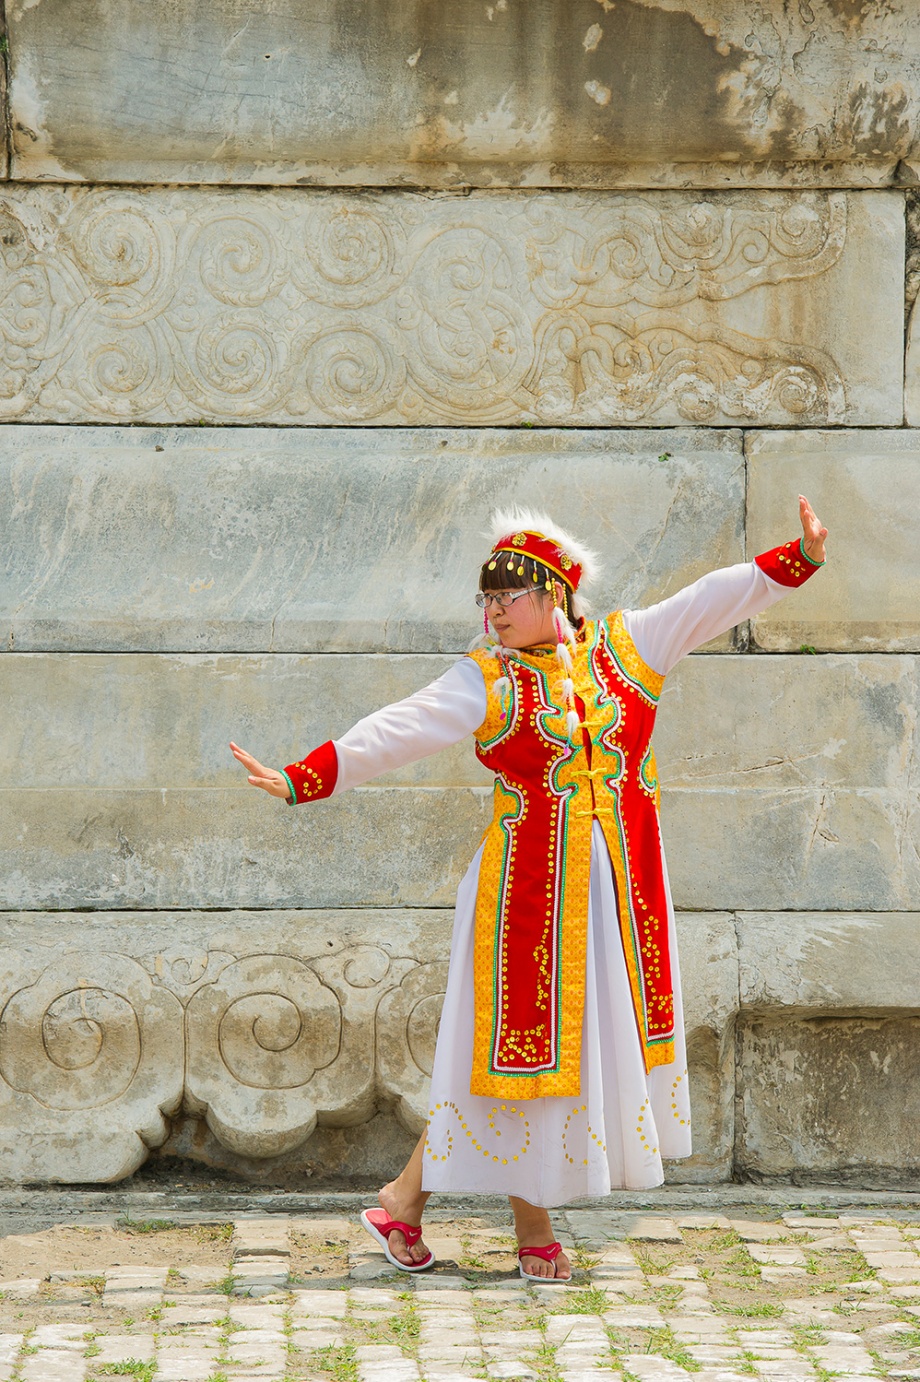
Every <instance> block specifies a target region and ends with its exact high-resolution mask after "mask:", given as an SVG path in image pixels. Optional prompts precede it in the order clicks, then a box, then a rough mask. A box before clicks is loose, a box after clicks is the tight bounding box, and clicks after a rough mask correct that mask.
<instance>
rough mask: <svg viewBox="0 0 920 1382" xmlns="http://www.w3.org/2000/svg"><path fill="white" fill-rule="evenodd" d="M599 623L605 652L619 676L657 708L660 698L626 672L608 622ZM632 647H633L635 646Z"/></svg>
mask: <svg viewBox="0 0 920 1382" xmlns="http://www.w3.org/2000/svg"><path fill="white" fill-rule="evenodd" d="M601 622H602V623H603V625H604V630H605V632H606V635H607V636H606V638H605V639H604V643H605V645H606V648H607V652H608V653H609V654H610V656H611V657H612V658H613V660H614V662H615V663H616V665H617V668H618V670H619V673H620V676H621V677H622V678H623V680H624V681H625V682H626V683H627V684H628V685H629V686H634V687H635V689H636V690H637V691H638V692H640V693H641V694H642V695H643V696H644V697H645V698H646V700H647V701H649V702H650V703H651V704H652V705H653V706H657V704H658V702H659V700H660V699H661V697H660V696H657V695H656V694H655V692H654V691H652V690H650V688H649V687H647V686H646V684H645V682H644V681H640V680H639V678H638V677H636V676H633V675H632V673H631V672H628V671H627V669H626V667H625V666H624V664H623V661H622V659H621V658H620V654H619V653H618V652H617V645H616V643H615V642H614V639H613V635H612V634H611V632H610V626H609V624H608V621H607V620H606V619H604V620H602V621H601ZM623 632H624V633H625V632H626V630H625V629H624V630H623ZM628 636H629V635H628V634H627V637H628ZM633 646H635V644H634V645H633Z"/></svg>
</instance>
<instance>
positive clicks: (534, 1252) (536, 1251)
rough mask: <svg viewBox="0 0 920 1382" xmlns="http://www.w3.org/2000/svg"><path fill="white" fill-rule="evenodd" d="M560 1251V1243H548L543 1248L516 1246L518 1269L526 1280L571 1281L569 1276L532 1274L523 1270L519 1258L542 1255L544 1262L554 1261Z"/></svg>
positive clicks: (522, 1264)
mask: <svg viewBox="0 0 920 1382" xmlns="http://www.w3.org/2000/svg"><path fill="white" fill-rule="evenodd" d="M561 1252H562V1244H561V1243H550V1244H549V1246H548V1247H545V1248H518V1271H519V1272H520V1274H521V1276H522V1277H524V1278H525V1280H527V1281H558V1282H559V1283H560V1284H562V1283H564V1282H567V1281H571V1279H572V1278H571V1277H570V1276H534V1274H533V1272H525V1271H524V1263H523V1262H522V1261H521V1260H520V1259H521V1258H523V1257H542V1259H543V1261H544V1262H555V1260H556V1258H557V1257H558V1256H559V1254H560V1253H561Z"/></svg>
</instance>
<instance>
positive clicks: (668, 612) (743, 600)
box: [623, 561, 793, 676]
mask: <svg viewBox="0 0 920 1382" xmlns="http://www.w3.org/2000/svg"><path fill="white" fill-rule="evenodd" d="M792 588H793V587H791V586H787V585H780V583H779V582H778V581H774V580H773V579H772V577H770V576H767V575H765V574H764V572H763V571H761V569H760V567H759V566H758V565H757V564H756V562H753V561H748V562H739V564H738V565H737V566H724V567H722V569H721V570H719V571H710V572H709V573H708V574H707V575H705V576H701V577H700V579H699V580H698V581H694V582H693V584H692V585H687V586H684V588H683V590H679V591H678V592H677V594H676V595H671V596H669V597H668V599H667V600H661V601H660V602H659V603H658V604H657V605H649V607H648V609H628V610H624V611H623V623H624V625H625V627H626V632H627V633H628V634H629V636H630V637H631V638H632V641H633V642H634V643H635V645H636V651H637V652H638V654H639V656H640V657H641V658H642V661H643V662H644V663H645V664H646V665H647V666H648V667H651V668H652V669H653V670H654V671H656V672H659V673H660V674H661V675H662V676H664V675H665V674H666V673H668V672H670V670H671V668H672V667H673V666H674V664H675V663H677V662H679V661H680V659H681V658H682V657H686V655H687V653H690V652H692V651H693V649H694V648H698V647H699V646H700V644H701V643H708V642H709V640H710V639H711V638H717V637H718V635H719V634H720V633H724V632H725V630H726V629H733V628H734V627H735V625H736V624H740V623H741V621H742V620H743V619H750V618H751V616H752V615H754V614H760V613H761V612H762V611H763V610H765V609H768V608H769V607H770V605H772V604H775V603H776V601H777V600H780V599H782V597H783V596H784V595H787V594H788V593H789V591H790V590H791V589H792Z"/></svg>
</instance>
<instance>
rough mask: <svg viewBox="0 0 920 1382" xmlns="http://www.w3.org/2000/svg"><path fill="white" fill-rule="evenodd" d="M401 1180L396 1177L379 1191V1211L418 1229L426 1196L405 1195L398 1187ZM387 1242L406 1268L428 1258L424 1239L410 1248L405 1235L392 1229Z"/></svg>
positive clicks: (404, 1191)
mask: <svg viewBox="0 0 920 1382" xmlns="http://www.w3.org/2000/svg"><path fill="white" fill-rule="evenodd" d="M401 1179H402V1177H397V1179H396V1180H391V1181H390V1183H389V1184H388V1185H385V1186H384V1187H383V1189H382V1190H381V1191H380V1193H379V1194H378V1196H377V1199H378V1200H379V1201H380V1207H381V1209H383V1210H385V1211H386V1213H387V1215H388V1216H389V1217H390V1218H391V1219H399V1221H400V1222H401V1223H403V1224H411V1225H412V1227H413V1228H418V1227H419V1226H420V1225H421V1222H422V1214H423V1213H424V1210H425V1205H426V1203H427V1200H428V1196H427V1195H422V1194H417V1195H412V1194H410V1193H407V1192H406V1189H405V1188H404V1187H403V1186H401V1185H400V1180H401ZM387 1241H388V1245H389V1249H390V1252H391V1253H392V1254H393V1256H394V1257H395V1258H396V1259H397V1260H398V1261H399V1262H405V1264H406V1266H407V1267H411V1266H412V1264H413V1263H414V1262H421V1261H422V1260H423V1259H424V1258H426V1257H427V1256H428V1248H427V1247H426V1246H425V1241H424V1239H422V1238H420V1239H419V1240H418V1242H417V1243H414V1244H413V1246H412V1247H411V1248H410V1247H409V1246H408V1245H407V1243H406V1237H405V1234H403V1233H400V1231H399V1229H394V1230H393V1232H392V1233H391V1234H390V1236H389V1239H388V1240H387Z"/></svg>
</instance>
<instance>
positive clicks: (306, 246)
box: [293, 198, 406, 307]
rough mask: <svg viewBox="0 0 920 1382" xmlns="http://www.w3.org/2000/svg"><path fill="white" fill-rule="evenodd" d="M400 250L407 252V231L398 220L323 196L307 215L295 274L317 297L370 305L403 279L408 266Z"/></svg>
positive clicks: (320, 299) (327, 300)
mask: <svg viewBox="0 0 920 1382" xmlns="http://www.w3.org/2000/svg"><path fill="white" fill-rule="evenodd" d="M399 253H401V254H402V255H403V256H404V254H405V237H404V235H403V233H402V228H401V227H400V225H399V224H398V222H396V221H394V222H392V223H391V224H388V223H387V221H386V220H385V219H384V217H383V216H382V215H375V214H373V213H372V212H371V211H369V210H366V209H365V208H364V207H362V206H360V205H357V206H356V205H355V204H354V203H353V202H350V203H349V202H336V203H331V202H330V201H328V200H326V199H325V198H324V199H323V200H322V201H321V202H320V204H319V206H318V207H317V208H316V210H315V211H314V212H313V214H312V215H311V216H310V217H309V219H308V221H307V224H306V227H305V234H304V241H303V256H302V257H300V256H297V257H295V259H294V264H293V272H294V277H295V281H296V282H298V284H299V285H300V286H301V287H303V289H304V290H305V291H306V292H307V293H308V294H309V295H310V296H311V297H315V298H316V299H317V300H318V301H319V302H325V303H329V305H330V306H335V305H342V306H345V305H347V306H349V307H369V306H371V305H372V304H373V303H376V302H379V301H380V300H381V299H382V298H383V297H385V296H386V294H387V293H389V292H391V291H392V290H393V288H394V287H395V286H396V285H397V284H398V283H399V282H400V280H401V278H402V276H403V274H404V273H405V269H406V266H405V261H404V259H403V262H402V264H401V265H400V263H399V260H398V255H399Z"/></svg>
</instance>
